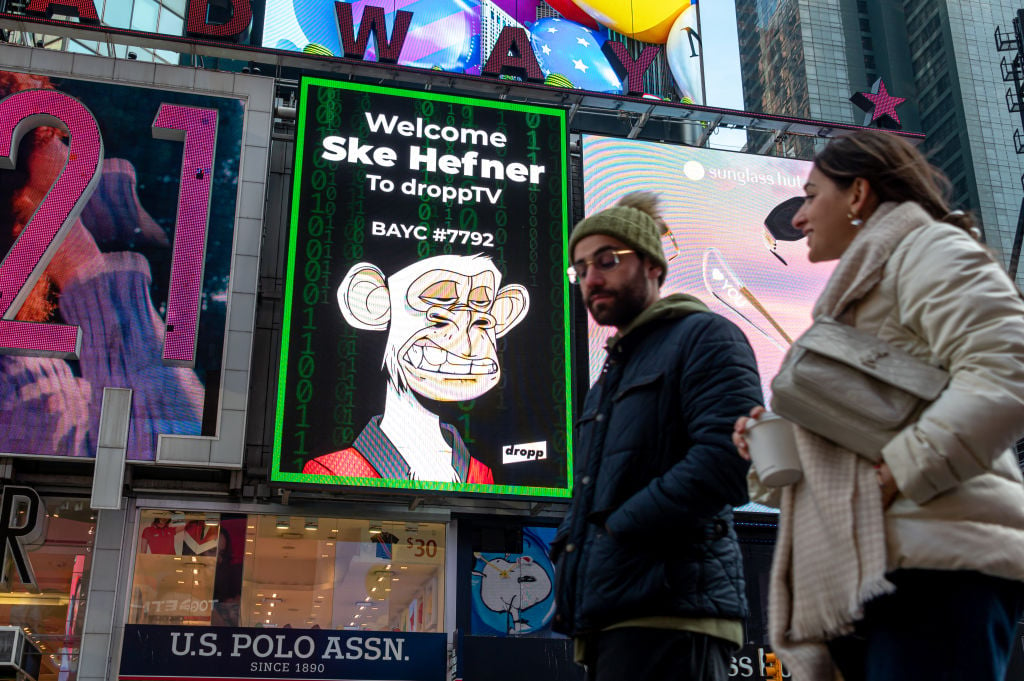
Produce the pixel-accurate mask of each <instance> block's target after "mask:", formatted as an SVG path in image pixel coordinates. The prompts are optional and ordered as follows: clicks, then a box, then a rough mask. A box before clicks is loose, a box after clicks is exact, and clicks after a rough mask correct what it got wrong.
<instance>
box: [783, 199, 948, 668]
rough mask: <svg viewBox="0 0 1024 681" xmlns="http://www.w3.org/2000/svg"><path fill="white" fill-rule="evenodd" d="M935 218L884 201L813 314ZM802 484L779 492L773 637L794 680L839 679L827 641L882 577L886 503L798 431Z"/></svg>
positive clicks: (864, 478) (872, 277) (860, 282)
mask: <svg viewBox="0 0 1024 681" xmlns="http://www.w3.org/2000/svg"><path fill="white" fill-rule="evenodd" d="M929 222H933V220H932V219H931V218H930V217H929V216H928V215H927V213H925V212H924V210H923V209H921V207H920V206H918V205H917V204H916V203H909V202H908V203H902V204H896V203H884V204H882V205H881V206H879V207H878V208H877V209H876V210H875V212H874V214H873V215H872V216H871V219H870V220H868V221H867V223H866V224H865V225H864V226H863V227H862V228H861V231H860V232H859V233H858V234H857V236H856V237H855V238H854V240H853V242H852V243H851V244H850V246H849V247H848V248H847V249H846V251H845V252H844V253H843V255H842V257H841V258H840V260H839V264H838V265H837V266H836V269H835V270H834V271H833V273H832V276H831V277H830V278H829V281H828V284H827V285H826V286H825V290H824V292H823V293H822V294H821V297H820V298H819V299H818V301H817V303H815V306H814V311H813V314H814V317H815V318H818V317H821V316H829V317H833V318H836V319H839V318H841V317H842V316H843V313H844V312H845V311H846V310H847V309H848V307H849V306H850V304H851V303H854V302H856V301H857V300H858V299H860V298H863V297H864V296H865V295H866V294H867V293H868V292H869V291H870V290H871V289H872V288H874V286H875V285H877V284H878V282H879V281H881V279H882V275H883V274H884V270H885V265H886V263H887V262H888V260H889V256H890V255H892V252H893V251H894V250H895V248H896V246H897V245H898V244H899V243H900V241H902V240H903V238H904V237H905V236H906V235H907V234H909V233H910V232H911V231H913V230H914V229H916V228H918V227H921V226H922V225H924V224H927V223H929ZM794 429H795V431H796V442H797V452H798V454H799V456H800V463H801V465H802V466H803V471H804V477H803V479H802V480H801V481H800V482H798V483H796V484H794V485H791V486H789V487H786V488H784V489H783V490H782V498H781V505H780V510H781V514H780V517H779V533H778V540H777V542H776V544H775V557H774V560H773V563H772V574H771V591H770V595H769V608H768V612H769V616H768V617H769V635H770V638H771V642H772V646H773V647H774V648H775V650H776V651H777V652H778V654H779V656H780V657H781V659H782V661H783V664H784V665H785V666H786V667H787V668H788V669H789V670H790V671H792V672H793V681H828V680H830V679H839V678H841V676H840V674H839V672H838V670H836V669H835V667H834V665H833V664H832V658H831V656H830V655H829V652H828V649H827V648H826V647H825V641H828V640H830V639H833V638H836V637H838V636H842V635H844V634H848V633H850V632H851V631H852V630H853V625H854V623H855V622H856V621H857V620H858V619H860V618H861V617H862V616H863V606H864V604H865V603H866V602H868V601H869V600H871V599H873V598H876V597H878V596H881V595H883V594H886V593H890V592H892V591H893V590H894V589H895V587H894V586H893V584H892V583H891V582H889V581H888V580H887V579H886V578H885V572H886V552H885V524H884V511H883V509H882V495H881V490H880V489H879V486H878V479H877V475H876V472H875V469H874V466H873V464H872V463H871V462H870V461H868V460H867V459H865V458H862V457H860V456H858V455H857V454H855V453H854V452H851V451H850V450H848V449H844V448H843V447H840V446H839V445H837V444H835V443H833V442H832V441H830V440H827V439H825V438H823V437H820V436H818V435H815V434H814V433H812V432H810V431H808V430H806V429H804V428H800V427H798V426H794Z"/></svg>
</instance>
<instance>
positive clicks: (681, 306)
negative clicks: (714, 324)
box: [605, 293, 710, 352]
mask: <svg viewBox="0 0 1024 681" xmlns="http://www.w3.org/2000/svg"><path fill="white" fill-rule="evenodd" d="M694 312H710V310H709V309H708V306H707V305H705V304H704V303H702V302H701V301H700V299H699V298H695V297H693V296H691V295H687V294H685V293H673V294H672V295H669V296H665V297H664V298H659V299H658V300H657V301H655V302H654V303H652V304H651V305H649V306H648V307H646V308H645V309H644V310H643V311H642V312H641V313H640V314H638V315H637V316H636V319H634V320H633V321H631V322H630V323H629V324H628V325H626V326H624V327H623V328H621V329H619V332H618V333H616V334H615V335H614V336H612V337H611V338H609V339H608V343H607V344H606V345H605V348H606V349H607V350H608V351H609V352H611V350H612V348H614V347H615V346H616V345H618V344H619V343H620V342H621V341H622V339H623V338H625V337H626V336H627V335H628V334H630V333H632V332H633V331H635V330H636V329H639V328H640V327H642V326H646V325H648V324H650V323H651V322H654V321H658V320H662V319H678V318H679V317H685V316H686V315H688V314H692V313H694Z"/></svg>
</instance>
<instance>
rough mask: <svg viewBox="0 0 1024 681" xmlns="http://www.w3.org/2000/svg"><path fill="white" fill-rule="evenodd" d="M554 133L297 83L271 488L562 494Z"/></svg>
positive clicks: (557, 148)
mask: <svg viewBox="0 0 1024 681" xmlns="http://www.w3.org/2000/svg"><path fill="white" fill-rule="evenodd" d="M566 146H567V142H566V121H565V112H564V111H562V110H561V109H550V108H544V107H537V106H527V105H521V104H512V103H506V102H492V101H488V100H483V99H475V98H468V97H451V96H444V95H436V94H432V93H429V92H410V91H405V90H397V89H393V88H386V87H377V86H371V85H360V84H355V83H349V82H344V83H342V82H335V81H330V80H324V79H315V78H304V79H303V80H302V81H301V83H300V98H299V108H298V129H297V135H296V143H295V149H296V151H295V181H294V187H293V197H292V211H291V229H290V237H289V247H288V263H287V281H286V283H285V302H284V320H283V329H282V343H281V354H280V374H279V384H278V395H277V413H276V422H275V432H274V454H273V470H272V472H271V480H272V481H274V482H282V483H297V484H312V485H317V486H321V487H322V486H333V485H341V486H348V487H378V488H399V489H409V490H432V491H436V492H448V493H472V494H500V495H506V496H507V495H513V496H528V497H568V496H569V495H570V493H571V487H572V483H571V476H570V471H571V470H572V444H571V435H570V433H571V429H570V423H569V391H570V386H571V385H572V376H571V367H570V362H569V293H570V292H569V290H568V283H567V281H566V277H565V269H566V267H567V266H568V261H567V260H568V259H567V257H566V245H567V239H568V227H569V217H568V198H569V190H568V182H567V165H566V164H567V159H566Z"/></svg>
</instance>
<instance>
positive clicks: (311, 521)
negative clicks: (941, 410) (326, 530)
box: [306, 518, 320, 532]
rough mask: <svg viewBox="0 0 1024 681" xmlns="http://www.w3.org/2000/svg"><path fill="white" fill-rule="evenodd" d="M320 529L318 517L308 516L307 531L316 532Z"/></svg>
mask: <svg viewBox="0 0 1024 681" xmlns="http://www.w3.org/2000/svg"><path fill="white" fill-rule="evenodd" d="M319 529H320V523H318V522H317V519H316V518H306V531H307V532H316V531H317V530H319Z"/></svg>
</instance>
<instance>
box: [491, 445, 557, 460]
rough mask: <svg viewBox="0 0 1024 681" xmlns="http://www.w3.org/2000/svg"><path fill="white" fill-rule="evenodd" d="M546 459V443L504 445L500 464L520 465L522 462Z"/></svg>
mask: <svg viewBox="0 0 1024 681" xmlns="http://www.w3.org/2000/svg"><path fill="white" fill-rule="evenodd" d="M546 458H548V443H547V440H545V441H543V442H527V443H526V444H521V445H505V446H504V447H502V448H501V462H502V463H522V462H523V461H540V460H541V459H546Z"/></svg>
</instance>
